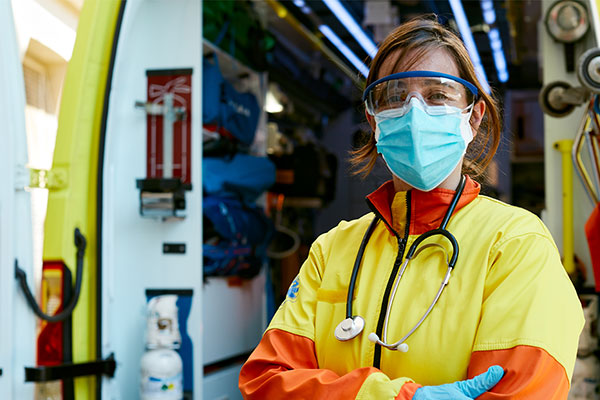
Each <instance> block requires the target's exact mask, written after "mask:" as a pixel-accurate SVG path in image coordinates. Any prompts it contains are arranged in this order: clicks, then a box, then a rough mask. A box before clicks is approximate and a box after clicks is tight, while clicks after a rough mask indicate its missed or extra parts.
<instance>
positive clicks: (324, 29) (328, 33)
mask: <svg viewBox="0 0 600 400" xmlns="http://www.w3.org/2000/svg"><path fill="white" fill-rule="evenodd" d="M319 30H320V31H321V33H322V34H323V35H325V37H326V38H327V39H329V41H330V42H331V43H333V45H334V46H335V47H337V48H338V50H339V51H340V52H341V53H342V54H343V55H344V57H346V58H347V59H348V61H350V62H351V63H352V65H354V67H355V68H356V69H358V70H359V71H360V73H361V74H363V75H364V76H365V77H366V76H367V75H369V69H368V68H367V66H366V65H365V64H363V62H362V61H361V60H360V59H359V58H358V57H357V56H356V54H354V53H353V52H352V50H350V49H349V48H348V46H346V45H345V44H344V42H342V40H341V39H340V38H339V37H338V36H337V35H336V34H335V33H333V31H332V30H331V28H330V27H328V26H327V25H319Z"/></svg>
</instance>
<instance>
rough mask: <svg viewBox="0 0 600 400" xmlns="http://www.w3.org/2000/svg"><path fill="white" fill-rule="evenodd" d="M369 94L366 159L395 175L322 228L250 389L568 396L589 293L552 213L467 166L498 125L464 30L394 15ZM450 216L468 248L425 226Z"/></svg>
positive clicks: (479, 161)
mask: <svg viewBox="0 0 600 400" xmlns="http://www.w3.org/2000/svg"><path fill="white" fill-rule="evenodd" d="M364 100H365V106H366V117H367V120H368V121H369V123H370V125H371V128H372V130H373V135H372V136H371V140H370V142H369V143H368V144H367V145H365V147H364V148H362V149H360V150H359V151H358V152H357V153H355V154H354V162H355V163H364V164H366V165H364V166H363V168H362V172H365V173H368V172H369V171H370V169H371V168H372V167H373V164H374V162H375V159H376V157H377V156H378V154H381V155H382V157H383V159H384V161H385V162H386V165H387V166H388V168H389V169H390V171H391V172H392V175H393V177H392V180H390V181H389V182H387V183H385V184H384V185H382V186H381V187H380V188H379V189H378V190H376V191H375V192H374V193H372V194H370V195H369V196H368V197H367V202H368V203H369V206H370V207H371V209H372V211H373V212H372V213H369V214H367V215H365V216H363V217H362V218H359V219H357V220H354V221H350V222H345V221H343V222H341V223H340V224H339V225H338V226H337V227H336V228H334V229H332V230H331V231H329V232H327V233H325V234H323V235H321V236H320V237H319V238H318V239H317V240H316V241H315V242H314V244H313V245H312V247H311V250H310V254H309V257H308V259H307V260H306V262H305V263H304V264H303V266H302V268H301V270H300V272H299V274H298V276H297V277H296V279H295V280H294V283H293V284H292V286H291V288H290V290H289V292H288V295H287V298H286V300H285V301H284V302H283V304H282V305H281V307H280V308H279V310H278V311H277V313H276V315H275V317H274V318H273V320H272V321H271V323H270V325H269V327H268V329H267V331H266V332H265V334H264V336H263V338H262V340H261V342H260V344H259V345H258V347H257V348H256V350H255V351H254V352H253V353H252V355H251V356H250V358H249V359H248V361H247V362H246V364H245V365H244V366H243V368H242V371H241V374H240V389H241V391H242V393H243V394H244V397H245V398H246V399H279V398H289V399H321V398H323V399H328V400H333V399H350V398H360V399H394V398H395V399H415V400H423V399H472V398H476V397H477V398H481V399H509V398H510V399H513V398H527V399H566V398H567V392H568V390H569V382H570V378H571V374H572V371H573V367H574V362H575V356H576V351H577V342H578V336H579V333H580V332H581V329H582V327H583V313H582V310H581V306H580V303H579V301H578V298H577V294H576V292H575V290H574V288H573V286H572V284H571V282H570V280H569V277H568V276H567V274H566V273H565V271H564V269H563V267H562V264H561V261H560V256H559V254H558V251H557V249H556V246H555V244H554V242H553V240H552V238H551V236H550V233H549V232H548V230H547V229H546V227H545V226H544V225H543V224H542V222H541V221H540V220H539V219H538V218H537V217H535V216H534V215H532V214H531V213H529V212H527V211H525V210H522V209H519V208H516V207H512V206H509V205H506V204H504V203H501V202H499V201H497V200H494V199H491V198H488V197H485V196H481V195H479V190H480V186H479V184H478V183H477V182H475V181H473V180H472V179H471V178H470V177H469V176H467V175H462V173H461V170H465V171H471V172H475V173H477V172H481V171H482V170H483V168H484V167H485V166H486V165H487V164H488V163H489V161H490V160H491V158H492V157H493V155H494V152H495V150H496V148H497V147H498V142H499V137H500V123H499V117H498V111H497V108H496V104H495V102H494V100H493V99H492V98H491V97H490V96H489V95H487V94H486V93H485V92H484V91H483V90H482V88H481V85H480V84H479V82H478V81H477V78H476V76H475V72H474V68H473V65H472V63H471V61H470V60H469V57H468V54H467V51H466V49H465V47H464V45H463V44H462V42H461V41H460V39H459V38H458V37H457V36H456V35H455V34H453V33H452V32H450V31H449V30H447V29H446V28H444V27H443V26H441V25H440V24H438V23H437V22H435V21H434V20H430V19H416V20H413V21H410V22H408V23H406V24H404V25H402V26H400V27H398V28H397V29H396V30H394V31H393V32H392V33H391V34H390V35H389V36H388V37H387V38H386V39H385V40H384V41H383V43H381V46H380V48H379V51H378V53H377V55H376V56H375V58H374V59H373V62H372V66H371V70H370V73H369V76H368V78H367V89H366V90H365V93H364ZM467 146H468V150H469V151H468V152H467V151H466V149H467ZM465 154H467V156H466V157H465ZM453 200H454V201H453ZM453 202H455V204H454V205H452V203H453ZM448 219H449V221H448ZM440 227H442V228H444V227H445V228H447V231H448V232H450V233H451V234H452V235H453V237H454V238H455V239H456V242H457V244H458V246H459V248H460V255H458V254H457V250H456V249H453V246H452V238H451V237H450V236H449V235H446V234H445V233H441V234H439V231H437V232H438V234H437V235H433V236H430V237H428V238H424V237H421V238H420V239H418V240H417V238H419V236H420V235H422V234H424V233H425V232H428V231H430V230H433V229H436V228H440ZM444 232H445V231H444ZM421 240H422V241H421ZM415 241H417V246H416V247H415V246H413V244H414V243H415ZM431 244H432V245H431ZM361 247H362V249H360V248H361ZM361 250H362V251H361ZM360 253H362V257H361V256H360ZM455 253H456V254H455ZM455 256H457V260H456V264H455V266H456V269H455V270H454V269H453V268H452V267H453V266H454V260H453V259H454V258H455ZM408 258H410V262H409V263H408V264H407V261H406V260H407V259H408ZM355 264H358V268H356V267H354V268H353V266H354V265H355ZM353 271H354V273H355V275H356V276H355V279H354V280H355V284H354V285H351V284H349V283H350V282H351V277H352V274H353ZM449 272H452V274H451V276H450V278H449V283H448V285H447V286H445V285H444V283H443V282H446V281H447V274H448V273H449ZM398 275H401V279H398ZM441 282H442V284H441V286H440V283H441ZM440 289H442V290H443V292H442V293H441V295H440V294H439V291H440ZM349 292H350V298H351V300H352V301H351V302H347V300H346V299H347V295H348V293H349ZM438 297H439V299H438ZM433 299H436V300H437V302H436V301H433V303H435V304H434V305H433V307H432V308H431V310H430V312H429V313H428V310H429V308H430V307H431V305H432V300H433ZM424 314H426V315H424ZM358 316H361V317H358ZM423 316H425V318H424V319H423V320H422V317H423ZM349 317H350V318H349ZM421 320H422V321H421ZM340 321H343V322H341V323H340ZM363 325H364V328H363V329H361V327H362V326H363ZM415 328H416V329H415ZM399 339H400V340H399ZM395 341H397V342H395ZM478 396H480V397H478Z"/></svg>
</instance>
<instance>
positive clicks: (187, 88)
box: [0, 0, 600, 400]
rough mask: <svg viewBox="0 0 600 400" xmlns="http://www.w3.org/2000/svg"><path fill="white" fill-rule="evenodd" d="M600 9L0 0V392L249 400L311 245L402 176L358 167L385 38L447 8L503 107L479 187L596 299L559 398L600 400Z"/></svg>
mask: <svg viewBox="0 0 600 400" xmlns="http://www.w3.org/2000/svg"><path fill="white" fill-rule="evenodd" d="M597 3H598V2H597V1H596V0H581V1H575V0H556V1H555V0H518V1H517V0H477V1H461V0H310V1H309V0H285V1H284V0H236V1H201V0H178V1H176V2H173V1H167V0H130V1H127V2H126V1H118V0H0V17H1V19H0V32H1V33H2V34H1V35H0V37H1V38H2V39H1V42H2V43H0V46H1V47H0V51H2V54H0V69H1V71H0V72H2V75H3V77H2V78H1V79H3V80H2V83H1V84H0V87H4V88H6V90H5V91H4V92H5V93H4V95H3V96H2V97H1V98H0V113H3V114H2V118H3V119H4V120H5V121H6V128H7V130H6V131H4V132H3V134H2V137H3V138H5V139H6V147H3V148H0V152H1V154H0V159H1V160H2V161H1V165H2V166H3V168H4V170H5V171H8V173H6V174H5V176H4V177H3V178H2V179H3V181H2V185H0V186H1V187H2V193H1V194H0V217H1V218H2V219H1V221H2V224H1V225H2V226H1V227H0V320H2V321H4V323H3V324H1V325H2V326H3V328H2V329H0V397H2V398H7V399H64V400H70V399H78V400H79V399H137V398H140V399H179V398H185V399H206V400H213V399H214V400H223V399H232V400H233V399H241V398H242V395H241V393H240V391H239V389H238V376H239V372H240V368H241V366H242V364H243V363H244V362H245V360H246V359H247V358H248V356H249V355H250V353H251V352H252V350H253V349H254V348H255V347H256V345H257V344H258V342H259V341H260V339H261V337H262V334H263V332H264V330H265V328H266V327H267V325H268V323H269V321H270V319H271V318H272V316H273V314H274V313H275V311H276V310H277V308H278V307H279V305H280V304H281V303H282V302H283V301H284V300H285V298H286V296H293V295H294V290H295V286H294V283H293V281H294V277H295V276H296V275H297V274H298V271H299V269H300V267H301V265H302V263H303V262H304V260H305V259H306V257H307V255H308V251H309V248H310V245H311V244H312V242H313V241H314V240H315V239H316V238H317V237H318V236H319V235H321V234H322V233H324V232H327V231H328V230H330V229H331V228H333V227H335V226H336V225H337V224H338V223H339V222H340V221H342V220H352V219H355V218H358V217H360V216H362V215H364V214H365V213H368V212H369V211H370V210H369V208H368V206H367V204H366V203H365V196H366V195H367V194H369V193H371V192H373V191H374V190H375V189H377V188H378V187H379V186H381V185H382V184H383V183H384V182H386V181H387V180H389V179H390V171H389V170H388V169H387V168H386V166H385V164H384V163H383V162H378V163H377V164H376V165H375V168H374V170H373V172H372V173H371V175H370V176H369V177H368V178H367V179H361V178H360V177H359V176H356V175H353V174H352V172H351V164H350V161H349V158H350V152H351V151H353V150H356V149H358V148H359V147H360V146H362V145H363V144H364V143H365V142H366V141H368V140H369V135H371V134H372V133H371V129H370V127H369V125H368V123H367V120H366V118H365V113H364V105H363V102H362V99H361V95H362V91H363V90H364V88H365V85H364V83H365V79H366V75H367V74H368V67H369V62H370V61H371V60H372V57H373V56H374V54H375V53H376V45H377V44H378V43H379V42H380V41H381V40H382V39H383V38H385V37H386V36H387V34H388V33H389V32H390V31H391V30H392V29H394V28H395V27H396V26H397V25H398V24H400V23H402V22H405V21H408V20H410V19H411V18H413V17H416V16H419V15H425V14H427V15H431V14H435V15H437V16H438V20H439V21H440V22H442V23H444V24H446V25H448V26H450V27H451V28H452V29H454V30H455V31H456V32H457V33H458V34H459V35H460V37H461V38H462V39H463V41H465V43H467V44H468V45H467V48H468V50H469V55H470V57H471V59H472V60H473V61H474V64H475V67H476V70H477V74H478V77H479V80H480V82H481V83H482V85H483V86H484V87H487V88H491V89H490V90H492V91H493V92H494V93H495V95H496V96H497V98H498V99H499V102H500V105H501V110H502V126H503V138H502V141H501V143H500V147H499V150H498V152H497V154H496V156H495V157H494V160H493V162H492V163H491V165H490V166H489V167H488V171H487V172H486V174H484V175H482V176H480V177H477V178H476V179H477V180H478V182H480V183H481V185H482V193H483V194H485V195H487V196H490V197H493V198H497V199H499V200H501V201H504V202H507V203H509V204H513V205H517V206H520V207H523V208H525V209H527V210H529V211H531V212H532V213H534V214H536V215H537V216H539V217H540V218H541V219H542V220H543V221H544V223H545V224H546V225H547V226H548V228H549V230H550V232H551V233H552V235H553V237H554V240H555V241H556V243H557V246H558V249H559V251H560V252H561V255H562V257H563V264H564V267H565V269H566V270H567V272H568V273H569V276H570V277H571V279H572V281H573V283H574V285H575V287H576V289H577V291H578V294H579V296H580V299H581V301H582V304H583V306H584V310H585V315H586V326H585V328H584V332H583V333H582V336H581V339H580V348H579V353H578V359H577V363H576V367H575V374H574V376H573V380H572V386H571V392H570V395H569V399H596V398H598V394H597V393H598V392H599V390H600V361H599V360H598V327H597V318H598V311H599V308H598V307H599V302H598V293H599V290H600V289H599V287H600V253H599V251H600V250H598V249H600V214H599V211H598V203H599V201H600V161H599V160H600V144H599V140H600V125H599V123H598V113H600V99H599V98H598V96H599V95H600V15H599V13H598V6H599V4H597ZM223 104H228V105H229V106H230V107H229V108H228V111H224V109H223ZM232 104H233V105H232ZM223 193H229V194H230V195H231V196H225V197H224V196H223ZM36 307H37V310H36V309H35V308H36ZM62 314H64V318H63V317H62ZM52 315H54V316H56V315H60V316H61V318H60V319H59V320H58V319H57V318H54V320H53V319H52ZM161 374H162V375H161ZM151 376H164V379H163V380H162V381H160V382H159V381H156V382H154V381H151V379H150V377H151ZM161 379H162V378H161ZM157 382H158V383H157ZM153 385H154V386H153ZM157 388H158V389H157ZM169 388H178V389H177V390H178V392H177V393H176V394H165V393H166V392H169V390H170V389H169ZM161 390H162V392H161ZM156 391H158V392H156ZM155 392H156V393H159V392H160V393H162V396H163V397H152V393H155ZM169 393H170V392H169ZM156 396H158V395H156ZM169 396H171V397H169Z"/></svg>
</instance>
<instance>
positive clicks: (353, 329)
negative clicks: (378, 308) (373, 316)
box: [335, 315, 365, 342]
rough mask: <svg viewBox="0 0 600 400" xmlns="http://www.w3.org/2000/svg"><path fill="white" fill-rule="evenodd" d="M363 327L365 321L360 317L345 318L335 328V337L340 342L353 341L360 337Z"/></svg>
mask: <svg viewBox="0 0 600 400" xmlns="http://www.w3.org/2000/svg"><path fill="white" fill-rule="evenodd" d="M364 327H365V320H364V319H363V317H361V316H360V315H357V316H355V317H353V318H346V319H345V320H343V321H342V322H340V323H339V324H338V326H336V327H335V337H336V339H337V340H341V341H342V342H345V341H346V340H350V339H354V338H355V337H357V336H358V335H360V333H361V332H362V331H363V329H364Z"/></svg>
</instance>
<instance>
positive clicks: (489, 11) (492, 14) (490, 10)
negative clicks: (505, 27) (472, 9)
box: [481, 0, 496, 25]
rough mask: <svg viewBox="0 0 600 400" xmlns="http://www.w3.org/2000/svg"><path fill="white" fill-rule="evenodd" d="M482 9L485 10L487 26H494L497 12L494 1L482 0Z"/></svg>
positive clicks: (484, 15) (484, 17)
mask: <svg viewBox="0 0 600 400" xmlns="http://www.w3.org/2000/svg"><path fill="white" fill-rule="evenodd" d="M481 9H482V10H483V20H484V21H485V23H486V24H488V25H492V24H493V23H494V22H496V11H494V3H492V0H481Z"/></svg>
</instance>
